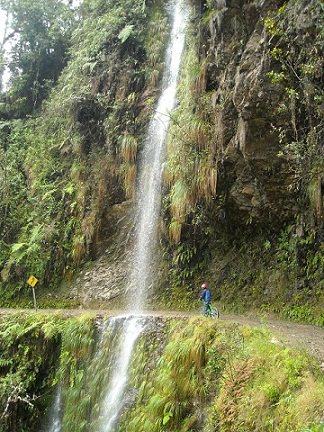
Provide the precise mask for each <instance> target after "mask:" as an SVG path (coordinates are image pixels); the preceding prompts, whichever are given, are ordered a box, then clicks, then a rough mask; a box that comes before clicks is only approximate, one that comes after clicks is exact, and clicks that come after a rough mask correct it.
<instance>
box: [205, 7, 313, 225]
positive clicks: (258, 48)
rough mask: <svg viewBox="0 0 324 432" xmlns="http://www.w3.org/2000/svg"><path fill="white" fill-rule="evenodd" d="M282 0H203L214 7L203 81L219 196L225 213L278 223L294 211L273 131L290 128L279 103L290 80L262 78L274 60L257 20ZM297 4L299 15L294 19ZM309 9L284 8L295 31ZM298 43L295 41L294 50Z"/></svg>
mask: <svg viewBox="0 0 324 432" xmlns="http://www.w3.org/2000/svg"><path fill="white" fill-rule="evenodd" d="M282 3H283V2H280V1H262V2H261V1H254V2H245V1H239V0H232V1H227V2H223V1H218V0H217V1H214V2H209V4H211V7H212V8H214V12H213V13H212V14H210V20H209V25H208V28H209V30H208V32H207V33H208V34H205V38H206V43H207V45H206V46H207V48H206V58H207V60H208V69H207V84H206V87H207V89H208V91H212V92H213V98H212V99H213V109H214V112H215V127H216V130H217V141H218V143H217V145H218V146H219V147H220V149H221V153H222V167H221V172H220V178H219V193H220V194H221V195H223V196H224V197H226V198H225V200H224V201H225V202H226V208H225V209H224V211H225V213H226V216H227V218H228V219H229V220H231V221H232V222H235V224H236V225H237V224H239V225H240V224H243V225H244V224H246V223H251V222H253V223H256V224H264V223H265V222H268V221H270V220H271V222H272V223H273V224H274V225H275V224H276V223H278V225H280V224H282V223H283V222H284V221H289V220H290V219H291V218H292V217H293V215H294V214H295V211H296V206H295V201H296V188H295V187H294V186H295V185H294V181H295V179H294V167H293V164H292V163H291V161H289V160H288V159H287V158H283V157H282V155H281V156H280V152H281V150H282V147H283V144H282V139H281V136H280V132H281V131H282V130H283V129H284V130H286V131H289V132H288V133H289V134H290V133H291V134H292V132H290V131H291V130H292V119H291V112H289V110H287V111H286V112H284V113H283V112H279V110H278V107H279V106H280V104H282V103H286V102H287V101H286V99H287V98H286V87H287V86H289V84H288V83H287V82H284V83H273V82H271V80H270V79H269V76H268V74H269V72H270V71H272V70H276V68H277V62H276V59H274V58H273V57H272V56H271V49H272V48H273V46H274V41H273V39H274V37H273V36H271V35H269V33H268V32H267V31H266V29H265V25H264V19H265V18H266V17H267V16H268V14H269V13H270V12H271V11H272V10H278V9H279V8H280V7H281V6H282ZM297 9H298V19H297V20H296V19H295V18H296V17H295V18H294V21H293V20H292V18H293V16H294V15H296V13H297ZM310 9H312V8H311V7H310V4H309V2H297V4H296V6H294V7H292V10H291V11H290V12H288V13H287V15H288V16H289V13H290V16H291V17H290V18H291V20H292V22H295V23H296V29H295V31H297V34H298V31H300V33H301V36H302V34H303V33H304V32H305V31H306V30H305V29H307V31H310V28H311V27H312V26H314V16H313V15H314V13H315V12H314V11H312V12H311V11H310ZM306 16H307V19H306V18H305V20H303V19H301V18H300V17H306ZM298 23H299V24H298ZM288 25H289V18H288ZM276 37H277V39H278V38H280V36H276ZM294 43H296V42H295V41H294ZM296 45H298V44H297V43H296ZM299 51H300V47H298V46H296V56H297V53H298V52H299ZM292 62H293V59H292ZM286 104H287V103H286ZM297 120H298V119H297Z"/></svg>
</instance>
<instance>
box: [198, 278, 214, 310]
mask: <svg viewBox="0 0 324 432" xmlns="http://www.w3.org/2000/svg"><path fill="white" fill-rule="evenodd" d="M201 289H202V292H201V294H200V297H199V299H200V300H203V302H204V313H205V315H208V314H209V312H210V303H211V298H212V295H211V292H210V289H209V288H208V285H207V284H206V283H203V284H202V285H201Z"/></svg>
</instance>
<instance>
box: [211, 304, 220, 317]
mask: <svg viewBox="0 0 324 432" xmlns="http://www.w3.org/2000/svg"><path fill="white" fill-rule="evenodd" d="M209 316H210V317H211V318H219V310H218V309H217V308H216V307H215V306H211V307H210V315H209Z"/></svg>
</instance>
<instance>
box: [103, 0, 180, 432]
mask: <svg viewBox="0 0 324 432" xmlns="http://www.w3.org/2000/svg"><path fill="white" fill-rule="evenodd" d="M172 17H173V22H172V31H171V35H170V41H169V46H168V50H167V55H166V62H165V63H166V66H165V69H164V73H163V79H162V92H161V96H160V98H159V100H158V103H157V106H156V110H155V114H154V116H153V118H152V120H151V122H150V124H149V127H148V133H147V137H146V139H145V142H144V148H143V153H142V163H141V169H140V173H141V174H140V179H139V183H138V188H137V200H136V201H137V206H136V207H137V211H136V225H135V243H134V249H133V259H132V270H131V272H130V277H129V281H128V287H127V292H128V294H129V296H130V300H131V302H130V304H129V308H130V310H131V311H132V313H137V314H138V313H141V311H142V310H143V306H144V303H145V298H146V295H147V292H148V290H149V288H150V286H151V285H152V266H153V254H154V248H155V246H156V237H157V225H158V218H159V213H160V203H161V183H162V162H163V156H164V149H165V142H166V138H167V133H168V129H169V124H170V113H171V111H172V110H173V109H174V107H175V105H176V93H177V82H178V76H179V70H180V64H181V57H182V52H183V49H184V43H185V26H186V14H185V11H184V9H183V1H182V0H176V1H175V4H174V5H173V10H172ZM144 328H145V325H144V324H143V322H142V321H141V320H140V318H139V317H134V318H132V319H130V320H129V321H128V322H126V323H125V332H124V335H123V340H122V345H121V348H120V352H119V356H118V359H117V361H116V363H115V366H114V371H113V375H112V377H111V379H110V385H109V387H108V390H107V394H106V397H105V399H104V401H103V404H102V409H103V412H104V416H103V421H102V426H101V428H100V432H113V431H114V430H115V426H116V424H117V422H118V419H119V415H120V412H121V411H122V409H123V403H122V402H123V397H124V394H125V391H126V386H127V373H128V369H129V364H130V361H131V356H132V352H133V347H134V345H135V342H136V340H137V338H138V337H139V336H140V334H141V333H142V332H143V330H144Z"/></svg>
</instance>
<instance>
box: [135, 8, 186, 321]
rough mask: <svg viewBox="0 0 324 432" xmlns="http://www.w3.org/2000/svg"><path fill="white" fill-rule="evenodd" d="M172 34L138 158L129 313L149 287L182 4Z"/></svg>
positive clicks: (182, 32)
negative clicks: (153, 109)
mask: <svg viewBox="0 0 324 432" xmlns="http://www.w3.org/2000/svg"><path fill="white" fill-rule="evenodd" d="M172 9H173V10H172V17H173V23H172V31H171V35H170V41H169V46H168V50H167V54H166V62H165V69H164V73H163V79H162V92H161V96H160V98H159V101H158V103H157V106H156V110H155V115H154V117H153V118H152V120H151V122H150V124H149V127H148V133H147V138H146V139H145V142H144V149H143V154H142V163H141V169H140V172H141V175H140V179H139V184H138V188H137V206H136V207H137V212H136V226H135V243H134V249H133V259H132V270H131V271H130V278H129V282H128V289H127V291H128V292H129V293H130V296H131V300H132V302H131V304H130V308H131V310H132V311H133V312H140V311H141V310H142V309H143V305H144V303H145V298H146V295H147V292H148V291H149V289H150V287H151V285H152V267H153V255H154V249H155V246H156V237H157V224H158V218H159V213H160V204H161V183H162V162H163V156H164V149H165V142H166V137H167V133H168V129H169V124H170V113H171V111H172V110H173V109H174V107H175V105H176V92H177V82H178V76H179V70H180V63H181V56H182V52H183V49H184V43H185V26H186V13H185V10H184V6H183V1H182V0H176V1H175V4H174V5H173V8H172Z"/></svg>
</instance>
